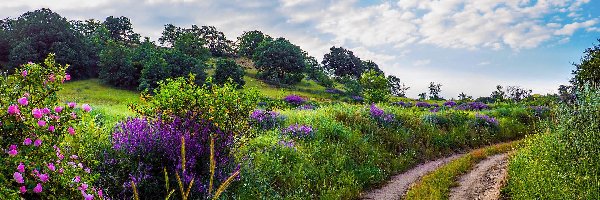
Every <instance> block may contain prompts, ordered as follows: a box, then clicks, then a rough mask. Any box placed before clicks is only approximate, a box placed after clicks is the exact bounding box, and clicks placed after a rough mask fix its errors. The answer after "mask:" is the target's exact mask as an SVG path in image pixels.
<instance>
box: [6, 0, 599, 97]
mask: <svg viewBox="0 0 600 200" xmlns="http://www.w3.org/2000/svg"><path fill="white" fill-rule="evenodd" d="M40 8H50V9H52V10H53V11H54V12H57V13H59V14H60V15H62V16H63V17H66V18H68V19H79V20H85V19H90V18H94V19H98V20H103V19H105V18H106V17H107V16H126V17H128V18H130V19H131V22H132V24H133V28H134V31H135V32H137V33H140V34H141V35H142V36H148V37H150V38H151V39H152V40H155V41H156V40H157V39H158V38H159V37H160V34H161V32H162V30H163V27H164V25H165V24H168V23H171V24H174V25H176V26H181V27H191V25H192V24H196V25H211V26H215V27H216V28H217V29H218V30H220V31H222V32H224V33H225V35H226V36H227V37H228V39H230V40H233V41H235V40H236V38H237V37H238V36H239V35H241V34H242V33H243V32H244V31H251V30H260V31H262V32H263V33H266V34H268V35H271V36H273V37H284V38H286V39H288V40H290V41H291V42H292V43H294V44H296V45H298V46H300V47H301V48H302V49H303V50H305V51H307V52H308V53H309V54H310V55H312V56H314V57H316V58H317V59H318V60H319V61H320V60H322V58H323V55H324V54H326V53H327V52H328V51H329V48H330V47H332V46H337V47H339V46H342V47H344V48H347V49H350V50H352V51H353V52H354V54H355V55H357V56H358V57H360V58H361V59H363V60H372V61H374V62H376V63H377V64H378V65H379V66H380V68H381V69H382V70H383V71H384V72H385V73H386V74H388V75H395V76H397V77H399V78H400V79H401V80H402V82H404V83H405V84H406V85H407V86H409V87H411V88H410V90H409V91H408V92H407V96H409V97H417V95H418V94H419V93H422V92H426V91H427V86H428V85H429V83H430V82H435V83H440V84H442V93H441V94H442V96H443V97H445V98H448V99H450V98H457V96H458V94H459V93H461V92H464V93H466V94H467V95H471V96H474V97H478V96H489V95H490V93H491V92H492V91H493V90H495V86H496V85H503V86H507V85H513V86H514V85H516V86H521V87H524V88H527V89H532V90H533V92H534V93H538V94H546V93H554V92H556V89H557V88H558V86H559V85H560V84H567V83H568V80H569V79H570V77H572V75H571V70H573V69H574V67H573V66H572V63H578V62H579V60H580V58H581V57H582V56H583V51H584V50H585V49H586V48H589V47H592V46H593V45H595V44H598V41H597V39H600V1H597V0H596V1H591V0H538V1H532V0H476V1H475V0H396V1H392V0H387V1H385V0H371V1H358V0H346V1H338V0H260V1H258V0H257V1H252V0H229V1H225V0H94V1H81V0H19V1H15V0H0V17H1V18H6V17H11V18H16V17H18V16H19V15H21V14H22V13H24V12H27V11H33V10H36V9H40Z"/></svg>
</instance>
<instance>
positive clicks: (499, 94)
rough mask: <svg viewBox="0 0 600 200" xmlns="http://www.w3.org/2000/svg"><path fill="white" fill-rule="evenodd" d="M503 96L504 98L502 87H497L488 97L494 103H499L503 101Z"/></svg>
mask: <svg viewBox="0 0 600 200" xmlns="http://www.w3.org/2000/svg"><path fill="white" fill-rule="evenodd" d="M505 96H506V93H505V92H504V91H503V90H502V86H501V85H497V86H496V91H493V92H492V94H491V95H490V98H492V99H493V100H494V102H501V101H503V100H504V97H505Z"/></svg>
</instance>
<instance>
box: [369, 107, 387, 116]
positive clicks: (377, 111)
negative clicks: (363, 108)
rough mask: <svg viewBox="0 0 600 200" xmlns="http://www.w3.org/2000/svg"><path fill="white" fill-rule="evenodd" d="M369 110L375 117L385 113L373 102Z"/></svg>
mask: <svg viewBox="0 0 600 200" xmlns="http://www.w3.org/2000/svg"><path fill="white" fill-rule="evenodd" d="M369 111H370V112H371V116H373V117H381V116H382V115H383V114H384V111H383V110H382V109H380V108H378V107H377V106H376V105H375V104H371V107H370V109H369Z"/></svg>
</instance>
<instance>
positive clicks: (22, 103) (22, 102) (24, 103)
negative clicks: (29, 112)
mask: <svg viewBox="0 0 600 200" xmlns="http://www.w3.org/2000/svg"><path fill="white" fill-rule="evenodd" d="M17 102H19V104H21V105H23V106H26V105H27V104H29V102H28V101H27V97H21V98H19V99H18V100H17Z"/></svg>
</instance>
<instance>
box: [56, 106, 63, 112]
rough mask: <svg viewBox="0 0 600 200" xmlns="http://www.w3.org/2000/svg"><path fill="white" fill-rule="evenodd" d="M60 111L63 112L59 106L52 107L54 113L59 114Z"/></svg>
mask: <svg viewBox="0 0 600 200" xmlns="http://www.w3.org/2000/svg"><path fill="white" fill-rule="evenodd" d="M62 110H63V107H60V106H56V107H54V112H56V113H60V112H61V111H62Z"/></svg>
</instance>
